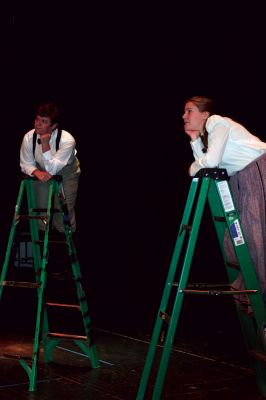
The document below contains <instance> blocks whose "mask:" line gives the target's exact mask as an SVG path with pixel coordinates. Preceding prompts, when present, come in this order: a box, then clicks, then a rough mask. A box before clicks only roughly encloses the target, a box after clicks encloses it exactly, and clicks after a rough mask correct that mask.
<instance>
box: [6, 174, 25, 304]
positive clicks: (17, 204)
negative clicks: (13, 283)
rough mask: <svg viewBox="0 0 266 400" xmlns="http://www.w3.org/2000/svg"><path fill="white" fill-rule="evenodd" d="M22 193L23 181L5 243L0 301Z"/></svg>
mask: <svg viewBox="0 0 266 400" xmlns="http://www.w3.org/2000/svg"><path fill="white" fill-rule="evenodd" d="M24 191H25V181H24V180H23V181H22V182H21V183H20V186H19V193H18V197H17V203H16V205H15V210H14V215H13V220H12V224H11V230H10V234H9V238H8V243H7V248H6V254H5V259H4V263H3V267H2V271H1V277H0V299H1V296H2V292H3V281H4V280H5V277H6V274H7V268H8V266H9V263H10V255H11V251H12V247H13V242H14V237H15V233H16V228H17V224H18V223H19V213H20V208H21V203H22V198H23V194H24Z"/></svg>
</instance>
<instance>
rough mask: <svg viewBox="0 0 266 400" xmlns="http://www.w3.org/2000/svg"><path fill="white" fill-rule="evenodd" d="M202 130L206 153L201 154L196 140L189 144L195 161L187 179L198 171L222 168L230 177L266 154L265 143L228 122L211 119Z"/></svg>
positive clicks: (213, 117) (216, 117)
mask: <svg viewBox="0 0 266 400" xmlns="http://www.w3.org/2000/svg"><path fill="white" fill-rule="evenodd" d="M206 130H207V132H208V151H207V153H203V151H202V148H203V144H202V141H201V139H200V137H199V138H198V139H196V140H195V141H191V142H190V145H191V148H192V151H193V155H194V158H195V161H194V162H193V163H192V164H191V166H190V170H189V173H190V175H191V176H194V175H195V174H196V173H197V172H198V171H199V170H200V169H201V168H225V169H226V170H227V173H228V175H229V176H231V175H234V174H235V173H236V172H237V171H240V170H241V169H243V168H244V167H246V166H247V165H248V164H249V163H250V162H252V161H253V160H255V159H256V158H258V157H259V156H261V155H262V154H263V153H265V152H266V143H265V142H262V141H261V140H260V139H259V138H258V137H257V136H254V135H252V134H251V133H250V132H249V131H248V130H247V129H246V128H245V127H244V126H242V125H241V124H239V123H237V122H235V121H233V120H232V119H230V118H227V117H222V116H220V115H211V116H210V117H209V118H208V120H207V123H206Z"/></svg>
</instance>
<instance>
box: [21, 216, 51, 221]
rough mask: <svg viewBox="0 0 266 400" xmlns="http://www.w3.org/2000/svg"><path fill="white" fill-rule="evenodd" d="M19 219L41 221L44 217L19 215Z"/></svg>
mask: <svg viewBox="0 0 266 400" xmlns="http://www.w3.org/2000/svg"><path fill="white" fill-rule="evenodd" d="M19 219H21V220H23V219H24V220H28V219H42V220H46V219H47V217H46V215H19Z"/></svg>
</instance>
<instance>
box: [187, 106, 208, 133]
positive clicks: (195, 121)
mask: <svg viewBox="0 0 266 400" xmlns="http://www.w3.org/2000/svg"><path fill="white" fill-rule="evenodd" d="M208 117H209V112H208V111H203V112H201V111H200V110H199V109H198V107H197V106H196V105H195V104H194V103H193V102H191V101H189V102H187V103H186V104H185V109H184V114H183V120H184V129H185V132H187V131H200V132H201V131H202V130H203V127H204V125H205V122H206V120H207V119H208Z"/></svg>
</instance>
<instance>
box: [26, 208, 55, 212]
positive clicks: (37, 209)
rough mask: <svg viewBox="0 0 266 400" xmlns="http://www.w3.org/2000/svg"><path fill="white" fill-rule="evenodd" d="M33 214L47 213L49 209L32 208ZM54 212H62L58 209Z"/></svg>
mask: <svg viewBox="0 0 266 400" xmlns="http://www.w3.org/2000/svg"><path fill="white" fill-rule="evenodd" d="M32 211H33V212H46V213H47V208H32ZM51 211H53V212H60V210H59V209H58V208H54V209H53V210H51Z"/></svg>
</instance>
